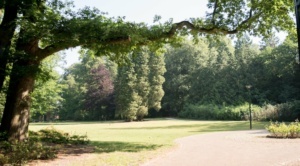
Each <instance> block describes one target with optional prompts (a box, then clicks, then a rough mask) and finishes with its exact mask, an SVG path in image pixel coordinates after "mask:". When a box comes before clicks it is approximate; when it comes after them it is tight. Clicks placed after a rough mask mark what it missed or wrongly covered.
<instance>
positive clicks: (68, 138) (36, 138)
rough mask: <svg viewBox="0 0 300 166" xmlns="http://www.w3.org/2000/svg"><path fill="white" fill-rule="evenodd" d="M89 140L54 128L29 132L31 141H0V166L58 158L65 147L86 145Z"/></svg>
mask: <svg viewBox="0 0 300 166" xmlns="http://www.w3.org/2000/svg"><path fill="white" fill-rule="evenodd" d="M88 143H89V140H88V138H87V136H86V135H83V136H81V135H70V134H68V133H64V132H62V131H59V130H56V129H54V128H49V129H43V130H40V131H38V132H33V131H30V132H29V139H28V140H27V141H24V142H18V143H11V142H8V141H3V140H2V141H0V165H5V164H10V165H23V164H25V163H27V162H28V161H30V160H36V159H40V160H46V159H53V158H55V157H56V155H57V153H58V151H59V149H60V148H62V147H63V146H64V145H84V144H88Z"/></svg>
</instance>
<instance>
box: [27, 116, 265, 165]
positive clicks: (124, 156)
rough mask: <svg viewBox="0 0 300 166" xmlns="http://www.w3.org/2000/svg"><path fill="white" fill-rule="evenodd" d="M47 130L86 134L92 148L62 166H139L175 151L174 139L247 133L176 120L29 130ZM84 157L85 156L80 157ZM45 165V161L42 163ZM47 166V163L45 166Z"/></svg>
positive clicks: (244, 125) (232, 124) (243, 125)
mask: <svg viewBox="0 0 300 166" xmlns="http://www.w3.org/2000/svg"><path fill="white" fill-rule="evenodd" d="M267 124H268V122H254V123H253V129H264V128H265V126H266V125H267ZM47 127H54V128H55V129H58V130H62V131H64V132H68V133H70V134H79V135H84V134H86V135H87V136H88V138H89V139H90V140H91V143H92V145H93V146H95V153H93V154H89V157H88V159H86V160H85V159H84V158H80V157H79V158H78V157H77V158H74V160H73V159H72V160H67V161H63V160H62V161H58V162H63V163H61V164H62V165H64V166H68V165H72V166H82V165H87V166H89V165H112V166H118V165H120V166H121V165H140V164H142V163H144V162H146V161H148V160H150V159H151V158H154V157H156V156H158V155H160V154H162V153H165V152H166V151H169V150H170V149H172V148H174V147H176V146H175V143H174V140H175V139H177V138H181V137H185V136H190V135H195V134H200V133H207V132H218V131H236V130H249V122H247V121H197V120H180V119H146V121H143V122H130V123H128V122H123V121H107V122H62V123H61V122H58V123H32V124H30V130H33V131H37V130H40V129H44V128H47ZM84 155H86V154H84ZM46 162H48V161H46ZM49 165H50V163H49Z"/></svg>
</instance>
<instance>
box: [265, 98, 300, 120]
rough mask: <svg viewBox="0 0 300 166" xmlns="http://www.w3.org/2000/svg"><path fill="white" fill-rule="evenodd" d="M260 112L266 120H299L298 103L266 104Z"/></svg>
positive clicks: (299, 104)
mask: <svg viewBox="0 0 300 166" xmlns="http://www.w3.org/2000/svg"><path fill="white" fill-rule="evenodd" d="M262 112H263V113H264V116H265V117H266V120H273V121H294V120H295V119H298V118H300V101H292V102H287V103H282V104H277V105H270V104H267V105H265V106H263V108H262Z"/></svg>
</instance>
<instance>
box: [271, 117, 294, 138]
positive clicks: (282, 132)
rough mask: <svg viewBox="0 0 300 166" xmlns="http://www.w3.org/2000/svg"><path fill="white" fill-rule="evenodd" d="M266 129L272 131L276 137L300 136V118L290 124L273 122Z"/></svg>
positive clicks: (272, 134) (272, 135)
mask: <svg viewBox="0 0 300 166" xmlns="http://www.w3.org/2000/svg"><path fill="white" fill-rule="evenodd" d="M266 129H267V130H268V131H269V132H270V133H271V135H270V136H271V137H275V138H300V123H299V121H298V120H296V121H295V122H292V123H290V124H288V125H287V124H286V123H284V122H281V123H279V122H275V123H274V122H271V124H270V125H268V126H266Z"/></svg>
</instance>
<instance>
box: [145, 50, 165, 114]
mask: <svg viewBox="0 0 300 166" xmlns="http://www.w3.org/2000/svg"><path fill="white" fill-rule="evenodd" d="M164 60H165V58H164V55H155V54H153V53H152V54H151V55H150V58H149V70H150V73H149V84H150V91H149V97H148V107H149V109H150V108H153V109H155V110H156V111H159V110H160V109H161V100H162V98H163V96H164V94H165V92H164V90H163V83H164V82H165V77H164V74H165V72H166V67H165V61H164Z"/></svg>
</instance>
